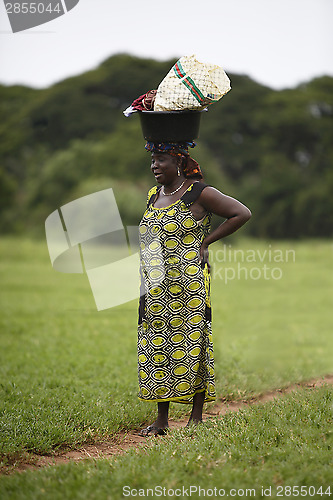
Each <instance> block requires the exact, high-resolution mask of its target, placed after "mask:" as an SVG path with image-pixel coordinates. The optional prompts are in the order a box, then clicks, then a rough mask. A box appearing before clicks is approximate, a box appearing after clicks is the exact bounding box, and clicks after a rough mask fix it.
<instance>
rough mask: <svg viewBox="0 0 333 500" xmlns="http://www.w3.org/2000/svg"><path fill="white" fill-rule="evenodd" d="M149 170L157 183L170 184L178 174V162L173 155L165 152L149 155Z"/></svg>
mask: <svg viewBox="0 0 333 500" xmlns="http://www.w3.org/2000/svg"><path fill="white" fill-rule="evenodd" d="M151 158H152V162H151V170H152V172H153V174H154V176H155V179H156V181H157V182H158V183H159V184H166V185H167V184H171V183H172V182H173V181H174V180H175V177H177V176H178V164H177V160H176V158H175V157H174V156H171V155H169V154H167V153H153V154H152V155H151Z"/></svg>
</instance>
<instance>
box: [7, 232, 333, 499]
mask: <svg viewBox="0 0 333 500" xmlns="http://www.w3.org/2000/svg"><path fill="white" fill-rule="evenodd" d="M0 254H1V261H0V271H1V284H2V287H1V327H0V335H1V337H0V338H1V354H0V377H1V378H0V405H1V424H0V425H1V444H0V453H1V456H2V465H3V466H8V465H10V464H15V461H17V460H20V459H21V458H22V457H23V456H24V454H25V453H27V452H29V451H33V452H34V453H40V454H43V453H50V452H52V451H57V450H61V449H65V448H71V447H75V446H78V445H79V444H81V443H84V442H94V441H96V440H103V439H107V438H108V437H110V436H112V435H114V434H115V433H117V432H118V431H119V430H120V429H125V430H129V429H137V428H139V427H140V426H141V425H143V424H144V423H145V422H149V421H150V419H151V418H153V415H154V413H155V408H154V406H153V405H150V404H147V403H146V404H145V403H141V402H139V401H138V400H137V398H136V394H137V372H136V322H137V301H132V302H130V303H127V304H124V305H122V306H119V307H116V308H112V309H108V310H105V311H101V312H97V310H96V307H95V303H94V299H93V295H92V292H91V290H90V288H89V283H88V280H87V277H86V276H85V275H73V274H71V275H69V274H67V275H66V274H61V273H57V272H55V271H54V270H53V269H52V267H51V264H50V261H49V257H48V254H47V248H46V244H45V242H32V241H29V240H27V239H12V238H5V239H3V240H2V242H1V243H0ZM332 257H333V245H332V243H331V242H328V241H308V242H297V243H295V242H274V243H273V242H263V241H260V242H258V241H253V240H239V239H235V240H232V239H230V240H228V243H226V245H219V244H214V245H213V246H212V247H211V261H212V276H213V284H212V305H213V334H214V338H215V359H216V380H217V391H218V394H219V396H220V397H224V398H226V399H227V400H237V399H248V398H250V397H252V396H253V395H256V394H260V393H262V392H265V391H266V390H269V389H273V388H281V387H283V386H287V385H289V384H290V383H292V382H296V381H301V380H307V379H310V378H312V377H314V376H321V375H324V374H328V373H333V359H332V358H333V356H332V353H333V338H332V333H331V332H332V326H333V325H332V315H331V306H332V302H331V301H332V290H333V276H332V272H331V262H332ZM265 266H266V267H265ZM260 408H261V409H260ZM262 408H263V407H258V408H253V407H252V408H249V409H248V410H246V411H242V412H240V413H239V414H238V413H237V415H228V416H227V417H225V418H224V419H223V420H221V421H212V422H210V423H209V424H207V425H206V426H204V427H203V428H202V429H200V430H198V431H196V432H195V433H194V434H192V435H191V434H189V433H188V431H179V432H178V431H177V432H176V433H175V435H174V436H170V438H168V440H167V442H164V441H161V440H159V441H158V442H156V441H155V442H154V441H153V440H152V441H151V443H150V444H149V453H148V451H147V449H145V450H144V451H141V452H135V451H131V452H129V453H127V454H126V455H124V456H123V457H121V458H118V459H116V460H114V461H113V462H112V463H109V462H107V461H100V462H96V463H95V462H91V463H87V464H80V465H75V464H71V465H69V466H60V467H55V468H52V469H48V470H43V471H37V472H36V471H35V472H28V473H24V474H22V475H21V474H20V475H18V474H14V475H12V476H10V477H2V478H1V479H0V497H1V498H6V499H7V498H8V499H9V498H13V499H14V498H15V499H16V498H18V499H19V498H20V499H21V498H27V499H30V498H31V499H35V498H52V499H53V498H84V499H88V498H89V499H90V498H94V499H95V498H96V499H104V498H122V486H123V485H125V484H128V485H130V486H131V487H132V488H147V487H152V486H154V485H164V486H166V487H168V488H173V487H176V486H178V487H179V485H181V484H185V485H186V484H188V485H190V484H192V483H191V481H192V480H193V479H195V483H193V484H197V485H199V484H200V485H201V487H204V486H205V485H206V487H207V488H208V487H212V486H214V485H215V486H219V485H221V488H225V489H226V490H227V489H230V488H250V487H252V488H258V485H259V484H260V485H262V486H264V487H267V488H268V487H269V486H270V485H272V487H273V486H274V488H275V494H278V493H279V491H277V490H276V488H277V487H278V486H280V487H284V486H285V485H287V486H288V485H289V486H290V485H291V486H292V485H296V486H297V485H299V486H302V485H303V486H304V487H308V486H311V485H314V486H316V488H317V489H318V488H319V487H320V485H322V486H323V487H324V486H326V487H327V486H328V485H329V480H330V476H329V463H330V460H331V456H332V431H331V430H330V425H332V393H331V390H330V389H329V388H322V389H320V390H316V391H312V392H311V393H310V392H309V391H308V390H303V391H300V392H299V393H298V394H297V395H294V396H288V397H287V396H286V397H285V398H283V400H281V401H276V402H274V403H270V404H267V405H266V406H265V407H264V409H262ZM187 411H188V408H187V407H183V406H181V405H173V406H172V409H171V416H172V417H177V416H180V415H181V414H184V413H185V412H187ZM198 457H200V458H198ZM126 481H127V482H126ZM311 481H312V482H311ZM331 482H332V481H331ZM209 485H210V486H209ZM331 486H332V490H331V493H332V495H333V485H332V484H331ZM260 491H261V490H260ZM260 491H259V489H258V491H257V492H256V494H257V495H260ZM311 491H312V490H311ZM325 491H326V490H325ZM2 492H3V493H2ZM283 493H286V492H284V491H283ZM303 493H307V494H308V493H309V492H308V491H307V492H305V490H303ZM317 494H318V495H319V496H318V498H319V497H321V498H328V497H329V496H328V495H327V494H325V495H324V494H323V495H320V492H319V493H318V491H317V490H316V496H314V495H311V492H310V493H309V497H310V496H311V497H312V498H314V497H317ZM239 496H242V495H239ZM286 496H290V495H288V491H287V494H286ZM302 496H303V497H305V495H302ZM257 497H258V498H260V496H257ZM192 498H195V493H194V494H193V495H192Z"/></svg>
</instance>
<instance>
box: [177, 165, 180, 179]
mask: <svg viewBox="0 0 333 500" xmlns="http://www.w3.org/2000/svg"><path fill="white" fill-rule="evenodd" d="M177 170H178V177H180V170H179V167H178V165H177Z"/></svg>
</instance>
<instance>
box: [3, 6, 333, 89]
mask: <svg viewBox="0 0 333 500" xmlns="http://www.w3.org/2000/svg"><path fill="white" fill-rule="evenodd" d="M6 1H7V0H6ZM13 1H14V0H13ZM36 1H37V2H38V0H36ZM0 2H1V0H0ZM332 21H333V0H215V1H212V0H192V1H191V2H188V1H182V0H164V1H163V2H162V1H158V0H142V1H141V2H140V1H139V0H120V1H119V0H117V1H115V0H80V2H79V3H78V5H77V6H76V7H75V8H74V9H73V10H71V11H70V12H68V13H67V14H66V15H64V16H61V17H59V18H58V19H55V20H54V21H51V22H49V23H47V24H44V25H42V26H38V27H36V28H32V29H30V30H27V31H24V32H20V33H12V32H11V28H10V24H9V21H8V18H7V14H6V11H5V7H4V3H3V2H1V3H0V82H1V83H5V84H15V83H20V84H26V85H30V86H33V87H45V86H48V85H50V84H52V83H54V82H56V81H59V80H62V79H64V78H66V77H68V76H73V75H77V74H80V73H82V72H84V71H87V70H90V69H93V68H94V67H96V66H97V65H98V64H99V63H101V62H102V61H103V60H105V59H106V58H107V57H109V56H110V55H112V54H115V53H118V52H129V53H131V54H134V55H138V56H143V57H153V58H155V59H159V60H165V59H168V58H171V57H178V56H182V55H190V54H196V55H197V56H198V58H199V60H202V61H207V62H212V63H215V64H218V65H220V66H222V67H223V68H224V69H225V70H226V72H228V71H229V72H232V73H241V74H247V75H249V76H250V77H251V78H253V79H254V80H256V81H258V82H259V83H262V84H265V85H268V86H270V87H272V88H275V89H281V88H286V87H293V86H295V85H297V84H299V83H301V82H304V81H308V80H310V79H312V78H313V77H316V76H321V75H324V74H327V75H331V76H333V50H332V49H333V29H332V24H333V23H332Z"/></svg>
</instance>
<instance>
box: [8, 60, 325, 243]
mask: <svg viewBox="0 0 333 500" xmlns="http://www.w3.org/2000/svg"><path fill="white" fill-rule="evenodd" d="M174 62H175V60H168V61H163V62H160V61H155V60H153V59H142V58H138V57H134V56H131V55H129V54H118V55H115V56H112V57H110V58H109V59H107V60H106V61H104V62H103V63H102V64H101V65H100V66H98V67H97V68H96V69H93V70H92V71H89V72H86V73H83V74H82V75H79V76H76V77H74V78H68V79H66V80H63V81H62V82H59V83H57V84H55V85H52V86H51V87H49V88H46V89H40V90H37V89H32V88H28V87H24V86H4V85H1V86H0V97H1V100H0V103H1V104H0V111H1V116H2V120H1V124H0V214H1V219H0V231H1V232H2V233H6V232H9V233H20V232H23V231H25V232H26V231H28V232H31V233H32V234H33V233H35V234H41V233H42V232H43V225H44V221H45V219H46V217H47V216H48V215H49V214H50V213H51V212H52V211H54V210H55V209H56V208H58V207H60V206H61V205H63V204H64V203H67V202H69V201H71V200H74V199H76V198H78V197H80V196H83V195H86V194H90V193H93V192H95V191H98V190H100V189H105V188H108V187H112V188H113V189H114V193H115V196H116V199H117V203H118V206H119V209H120V214H121V216H122V219H123V223H124V224H125V225H135V224H137V223H138V222H139V220H140V217H141V214H142V212H143V210H144V207H145V201H146V192H147V190H148V189H149V187H151V185H152V184H153V183H154V179H153V177H152V174H151V173H150V157H149V154H148V153H147V152H146V151H145V149H144V139H143V137H142V133H141V127H140V124H139V118H138V116H136V115H133V116H131V117H130V118H125V117H124V116H123V113H122V111H123V110H124V109H125V108H126V107H127V106H128V105H129V104H131V102H132V101H133V100H134V99H135V98H136V97H138V96H139V95H140V94H143V93H145V92H146V91H148V90H150V89H153V88H157V86H158V84H159V83H160V81H161V80H162V79H163V78H164V76H165V75H166V74H167V72H168V71H169V69H170V68H171V66H172V65H173V64H174ZM229 77H230V79H231V85H232V90H231V92H230V93H228V94H227V95H226V96H225V97H223V98H222V100H221V101H219V102H218V103H216V104H214V105H212V106H211V107H210V108H209V111H208V113H205V114H204V116H203V117H202V123H201V130H200V137H199V139H198V140H197V141H196V142H197V147H196V148H195V149H193V150H192V151H191V153H192V155H193V157H194V158H196V159H197V160H198V161H199V163H200V165H201V167H202V170H203V172H204V175H205V181H206V182H207V183H209V184H212V185H214V186H216V187H217V188H218V189H220V190H221V191H223V192H225V193H227V194H230V195H231V196H234V197H236V198H238V199H240V200H241V201H242V202H244V203H245V204H246V205H247V206H249V208H250V209H251V210H252V213H253V217H252V219H251V222H250V223H249V224H248V225H247V226H248V227H247V228H246V231H247V232H248V234H250V235H252V236H256V237H264V238H301V237H329V236H331V235H332V229H333V201H332V196H331V193H332V192H333V169H332V167H331V166H332V161H333V137H332V136H333V121H332V120H333V78H331V77H328V76H323V77H320V78H316V79H314V80H312V81H310V82H307V83H304V84H302V85H299V86H297V87H296V88H292V89H286V90H282V91H275V90H272V89H270V88H268V87H265V86H262V85H260V84H258V83H257V82H255V81H253V80H252V79H250V78H249V77H247V76H245V75H237V74H229Z"/></svg>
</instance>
